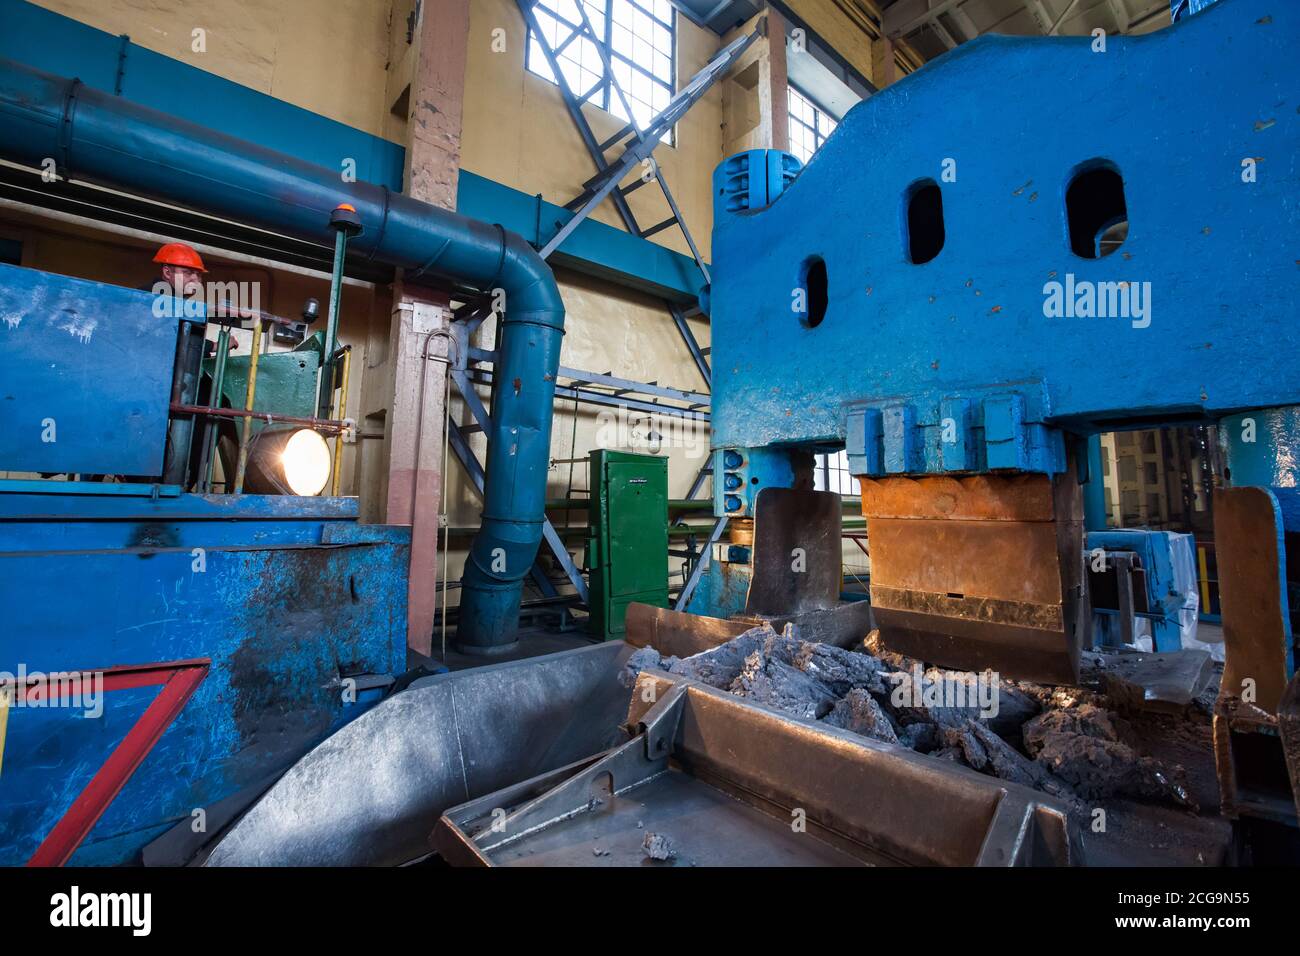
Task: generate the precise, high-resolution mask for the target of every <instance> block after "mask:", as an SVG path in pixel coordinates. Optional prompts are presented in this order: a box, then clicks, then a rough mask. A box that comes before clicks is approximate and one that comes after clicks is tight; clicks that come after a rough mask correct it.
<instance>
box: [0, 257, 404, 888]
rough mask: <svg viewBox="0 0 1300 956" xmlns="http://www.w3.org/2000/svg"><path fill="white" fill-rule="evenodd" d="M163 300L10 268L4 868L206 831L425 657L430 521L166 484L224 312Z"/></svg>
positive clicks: (0, 597)
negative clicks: (412, 584) (190, 329)
mask: <svg viewBox="0 0 1300 956" xmlns="http://www.w3.org/2000/svg"><path fill="white" fill-rule="evenodd" d="M158 302H159V300H158V299H157V298H156V297H155V296H154V295H152V294H151V293H148V292H141V291H135V290H131V289H124V288H120V287H116V286H111V285H104V284H101V283H97V282H87V281H84V280H80V279H73V278H68V277H66V276H60V275H53V274H49V273H45V272H39V271H37V270H34V269H24V268H17V267H14V266H0V316H3V322H0V342H2V343H3V345H4V351H5V354H6V361H5V365H4V371H3V372H2V373H0V395H2V396H3V398H2V399H0V402H2V405H3V429H0V469H3V470H4V471H6V472H8V473H10V474H11V475H12V474H13V473H15V472H17V473H27V474H30V475H32V477H28V478H8V479H4V480H0V567H2V568H3V570H4V573H3V574H2V575H0V601H3V604H4V606H5V608H6V612H5V623H4V624H3V625H0V670H2V671H4V672H5V673H4V674H3V683H4V689H3V691H0V694H3V695H4V697H5V699H4V701H0V718H2V719H0V864H17V863H23V862H25V861H27V860H29V859H33V858H34V859H38V860H50V861H59V860H61V859H64V858H67V854H68V853H71V856H70V860H71V862H73V863H80V864H100V863H120V862H129V861H132V860H135V859H138V858H139V855H140V851H141V849H142V848H143V847H144V846H145V845H146V844H148V843H150V842H151V841H152V840H154V839H155V838H157V837H158V836H160V835H161V834H163V833H164V832H166V831H167V830H169V829H171V828H172V827H174V826H177V825H178V824H180V826H181V828H183V829H185V830H190V829H191V828H192V829H193V830H194V831H195V832H198V833H200V834H201V833H202V832H204V830H205V829H206V827H207V825H208V818H207V815H208V814H209V813H211V814H212V820H211V825H212V826H214V827H215V826H216V825H217V823H218V821H219V819H220V817H221V814H222V812H223V810H222V808H223V807H224V808H225V812H229V811H230V808H231V807H232V806H237V805H238V804H239V803H240V802H241V800H247V799H251V797H252V796H255V795H256V793H257V792H258V791H259V788H260V787H262V786H265V784H266V782H267V781H268V780H270V779H273V778H274V776H275V775H276V774H278V773H279V772H281V771H282V770H283V769H284V768H285V767H286V766H288V765H289V764H290V763H291V762H292V761H293V760H295V759H297V757H298V756H300V755H301V754H302V753H303V752H305V751H306V750H308V749H309V748H310V747H311V746H312V745H314V744H315V743H316V742H317V741H319V740H320V739H322V738H323V737H324V736H326V735H327V734H328V733H330V732H331V731H332V730H334V729H336V728H337V727H338V726H340V725H342V724H343V723H345V722H346V721H348V720H350V719H351V718H352V717H355V716H358V715H359V714H360V713H362V712H363V711H364V710H365V709H366V708H367V707H368V706H370V705H372V704H373V703H375V702H376V701H377V700H378V699H379V696H380V694H381V692H382V688H383V687H384V686H386V685H387V684H388V683H389V682H391V679H392V675H393V674H395V673H399V672H401V671H403V670H405V668H406V615H405V602H406V579H405V575H406V566H407V561H408V552H409V538H410V536H409V532H408V531H407V530H406V529H404V528H393V527H385V526H363V525H361V524H359V522H358V515H357V502H356V499H353V498H337V497H318V498H300V497H293V496H268V495H253V494H249V495H234V494H230V495H199V494H192V493H188V492H186V491H184V490H183V488H182V487H181V486H180V485H176V484H166V483H164V482H163V481H162V480H161V476H162V474H163V471H164V449H165V447H167V442H168V431H169V422H170V421H171V420H172V416H171V415H170V411H169V402H170V399H171V398H172V385H173V361H174V357H175V355H176V353H177V349H178V341H184V339H185V336H186V333H185V332H184V331H183V329H182V327H183V326H187V325H198V326H200V327H201V325H202V324H203V314H202V312H201V311H200V312H199V313H198V314H197V315H196V314H194V313H193V312H191V313H189V315H190V319H189V320H187V321H184V322H182V321H181V320H180V319H179V318H177V317H173V314H174V315H177V316H178V315H180V314H181V310H179V309H177V310H169V309H159V308H157V304H158ZM42 475H43V476H44V477H39V476H42ZM65 475H66V476H68V478H70V479H72V480H56V479H60V478H62V476H65ZM104 475H113V476H123V478H122V480H119V481H112V482H106V481H103V480H98V479H100V478H101V476H104ZM92 477H93V478H94V479H96V480H89V479H91V478H92ZM78 479H80V480H78ZM178 665H179V666H178ZM183 672H188V673H191V674H194V675H195V677H196V679H197V681H198V682H197V684H196V685H190V686H189V687H187V688H186V694H185V695H183V696H181V697H179V698H175V697H174V691H173V690H169V689H168V687H169V685H171V680H170V678H171V677H172V676H175V675H176V674H179V673H183ZM151 675H157V679H155V676H151ZM69 686H73V688H74V690H75V693H74V694H72V695H67V694H64V695H62V696H60V695H59V693H58V690H59V688H64V689H66V688H68V687H69ZM169 698H173V699H171V700H169ZM169 703H170V705H171V706H170V709H166V705H168V704H169ZM160 705H162V706H163V709H161V710H160ZM87 718H93V719H87ZM133 764H134V766H133ZM83 831H84V832H83ZM50 840H55V841H56V842H58V843H59V844H60V846H61V850H60V851H59V852H54V853H53V855H50V854H51V851H50V850H49V845H50V844H49V841H50ZM78 847H79V848H78ZM74 850H75V852H72V851H74ZM42 851H43V854H42V855H39V856H38V855H37V854H38V853H42Z"/></svg>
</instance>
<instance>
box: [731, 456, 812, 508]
mask: <svg viewBox="0 0 1300 956" xmlns="http://www.w3.org/2000/svg"><path fill="white" fill-rule="evenodd" d="M713 474H714V475H715V476H717V477H716V478H715V479H714V482H713V513H714V514H715V515H717V516H718V517H721V516H723V515H726V516H728V517H730V518H752V517H753V515H754V502H755V500H757V498H758V493H759V491H761V490H762V489H764V488H789V487H791V486H792V485H793V484H794V477H795V476H794V463H793V461H792V460H791V457H790V451H789V450H788V449H782V448H726V449H718V450H716V451H714V452H713Z"/></svg>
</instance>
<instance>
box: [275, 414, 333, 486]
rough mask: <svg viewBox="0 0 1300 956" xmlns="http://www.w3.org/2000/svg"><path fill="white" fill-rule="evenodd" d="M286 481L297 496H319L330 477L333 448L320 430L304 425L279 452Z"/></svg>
mask: <svg viewBox="0 0 1300 956" xmlns="http://www.w3.org/2000/svg"><path fill="white" fill-rule="evenodd" d="M280 467H281V468H282V469H283V470H284V481H285V484H287V485H288V486H289V488H290V490H292V491H293V493H294V494H295V495H304V496H311V495H318V494H320V493H321V492H322V491H323V490H324V489H325V483H326V482H328V481H329V480H330V448H329V445H327V444H325V439H324V438H322V437H321V436H320V433H319V432H314V431H312V430H311V429H310V428H301V429H299V430H298V431H296V432H294V433H293V434H292V435H291V436H289V440H288V441H287V442H285V445H284V451H283V452H281V453H280Z"/></svg>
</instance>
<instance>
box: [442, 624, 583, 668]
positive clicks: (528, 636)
mask: <svg viewBox="0 0 1300 956" xmlns="http://www.w3.org/2000/svg"><path fill="white" fill-rule="evenodd" d="M455 642H456V631H455V629H454V628H448V630H447V653H446V656H445V657H444V656H443V653H442V646H441V645H442V641H441V635H439V634H434V638H433V655H432V656H433V659H434V660H436V661H437V662H438V663H440V664H446V665H447V667H448V669H450V670H453V671H462V670H466V669H468V668H470V667H483V666H484V665H487V664H500V663H503V662H504V661H521V660H524V659H526V658H529V657H540V656H541V655H543V654H557V653H559V652H560V651H571V650H573V649H574V648H575V647H587V646H588V645H590V644H592V643H594V642H593V641H592V639H591V637H590V636H589V635H588V634H587V632H586V629H585V628H582V627H579V628H578V629H576V630H572V631H567V632H563V633H559V632H555V631H548V630H546V629H545V628H541V627H532V626H528V627H521V628H520V629H519V643H518V644H517V645H516V646H515V647H514V649H513V650H511V651H510V652H508V653H506V654H502V655H500V656H499V657H483V656H480V655H477V654H462V653H461V652H460V651H458V650H456V643H455Z"/></svg>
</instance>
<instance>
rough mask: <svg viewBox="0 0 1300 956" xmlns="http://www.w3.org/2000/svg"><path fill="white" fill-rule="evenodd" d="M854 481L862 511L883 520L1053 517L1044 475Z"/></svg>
mask: <svg viewBox="0 0 1300 956" xmlns="http://www.w3.org/2000/svg"><path fill="white" fill-rule="evenodd" d="M858 482H859V484H860V485H861V486H862V513H863V514H871V515H876V516H877V517H881V518H971V519H978V520H988V521H1050V520H1052V514H1053V507H1052V491H1051V485H1050V483H1049V482H1047V481H1046V480H1045V479H1044V478H1043V476H1042V475H1010V476H1003V475H967V476H964V477H961V478H952V477H947V476H943V475H936V476H928V477H924V478H874V479H873V478H865V477H862V478H859V479H858ZM918 509H919V510H918Z"/></svg>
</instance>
